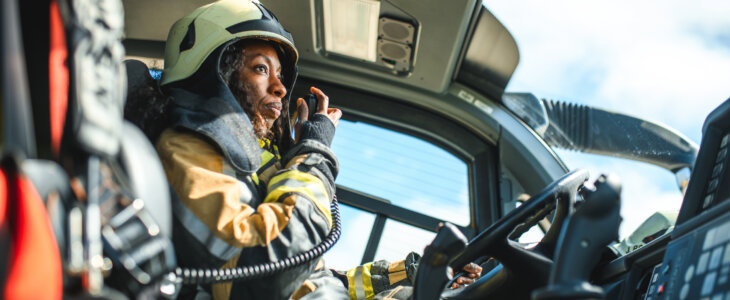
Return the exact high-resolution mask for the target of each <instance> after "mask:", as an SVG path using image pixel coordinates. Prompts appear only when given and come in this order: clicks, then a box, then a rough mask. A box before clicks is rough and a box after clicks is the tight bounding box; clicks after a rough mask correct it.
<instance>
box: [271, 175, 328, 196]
mask: <svg viewBox="0 0 730 300" xmlns="http://www.w3.org/2000/svg"><path fill="white" fill-rule="evenodd" d="M283 180H296V181H299V182H301V183H303V184H305V185H306V186H307V188H310V187H311V188H317V189H319V191H320V192H321V193H322V194H324V196H325V197H326V198H327V199H329V195H328V194H327V189H326V188H325V187H324V184H323V183H322V180H321V179H319V177H317V176H314V175H312V174H309V173H305V172H302V171H298V170H290V171H286V172H284V173H282V174H279V175H276V176H274V178H271V181H269V186H268V188H269V189H271V187H272V186H274V185H276V184H278V183H279V182H280V181H283ZM296 185H297V186H300V185H301V184H296ZM312 192H317V191H315V190H312Z"/></svg>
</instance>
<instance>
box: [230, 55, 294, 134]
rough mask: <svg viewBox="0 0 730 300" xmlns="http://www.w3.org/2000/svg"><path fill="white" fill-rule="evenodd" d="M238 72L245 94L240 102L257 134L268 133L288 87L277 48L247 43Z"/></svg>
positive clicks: (279, 113) (277, 114) (278, 114)
mask: <svg viewBox="0 0 730 300" xmlns="http://www.w3.org/2000/svg"><path fill="white" fill-rule="evenodd" d="M238 74H239V80H240V82H241V83H242V86H241V88H242V89H243V91H244V94H245V99H244V100H243V101H244V102H245V103H241V104H242V106H243V107H244V109H246V110H247V114H248V115H249V117H251V122H252V123H253V125H254V130H255V131H256V134H257V135H258V136H259V137H262V135H263V136H266V133H268V132H270V130H271V127H272V126H273V124H274V121H276V119H277V118H279V116H280V115H281V110H282V99H283V98H284V96H285V95H286V87H284V84H282V82H281V80H282V79H281V63H280V62H279V56H278V55H277V53H276V50H274V47H272V46H271V45H269V44H267V43H264V42H254V43H251V44H248V45H247V46H246V47H244V50H243V66H242V67H241V70H239V73H238ZM248 110H250V111H248Z"/></svg>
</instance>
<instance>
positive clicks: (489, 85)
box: [456, 6, 520, 101]
mask: <svg viewBox="0 0 730 300" xmlns="http://www.w3.org/2000/svg"><path fill="white" fill-rule="evenodd" d="M468 41H469V42H468V43H469V44H468V46H467V48H466V54H465V55H464V59H463V60H462V62H461V66H460V68H459V71H458V73H457V75H456V81H458V82H460V83H463V84H465V85H467V86H469V87H471V88H473V89H475V90H477V91H479V92H481V93H483V94H484V95H486V96H487V97H489V98H491V99H495V100H499V101H501V99H502V93H504V89H505V87H507V83H509V79H510V78H511V77H512V73H514V71H515V68H517V63H518V62H519V60H520V52H519V50H518V49H517V43H515V40H514V38H513V37H512V34H510V33H509V31H507V29H506V28H505V27H504V25H502V23H500V22H499V20H497V18H496V17H494V15H492V13H490V12H489V11H488V10H487V9H486V8H485V7H484V6H482V8H481V11H480V12H479V17H478V19H477V23H476V25H475V26H474V30H473V31H472V35H471V37H470V38H469V39H468Z"/></svg>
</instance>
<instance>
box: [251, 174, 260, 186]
mask: <svg viewBox="0 0 730 300" xmlns="http://www.w3.org/2000/svg"><path fill="white" fill-rule="evenodd" d="M251 180H253V183H255V184H256V185H258V184H259V174H256V173H255V172H254V173H253V174H251Z"/></svg>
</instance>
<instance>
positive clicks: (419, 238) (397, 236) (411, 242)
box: [375, 219, 436, 262]
mask: <svg viewBox="0 0 730 300" xmlns="http://www.w3.org/2000/svg"><path fill="white" fill-rule="evenodd" d="M435 236H436V234H435V233H433V232H430V231H427V230H423V229H421V228H418V227H413V226H411V225H408V224H403V223H401V222H398V221H394V220H392V219H389V220H387V221H385V230H383V238H382V239H381V240H380V245H379V247H378V251H377V252H375V260H381V259H385V260H387V261H390V262H394V261H399V260H403V259H405V258H406V255H408V253H410V252H416V253H418V255H423V249H424V248H426V246H427V245H428V244H430V243H431V241H433V238H434V237H435Z"/></svg>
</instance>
